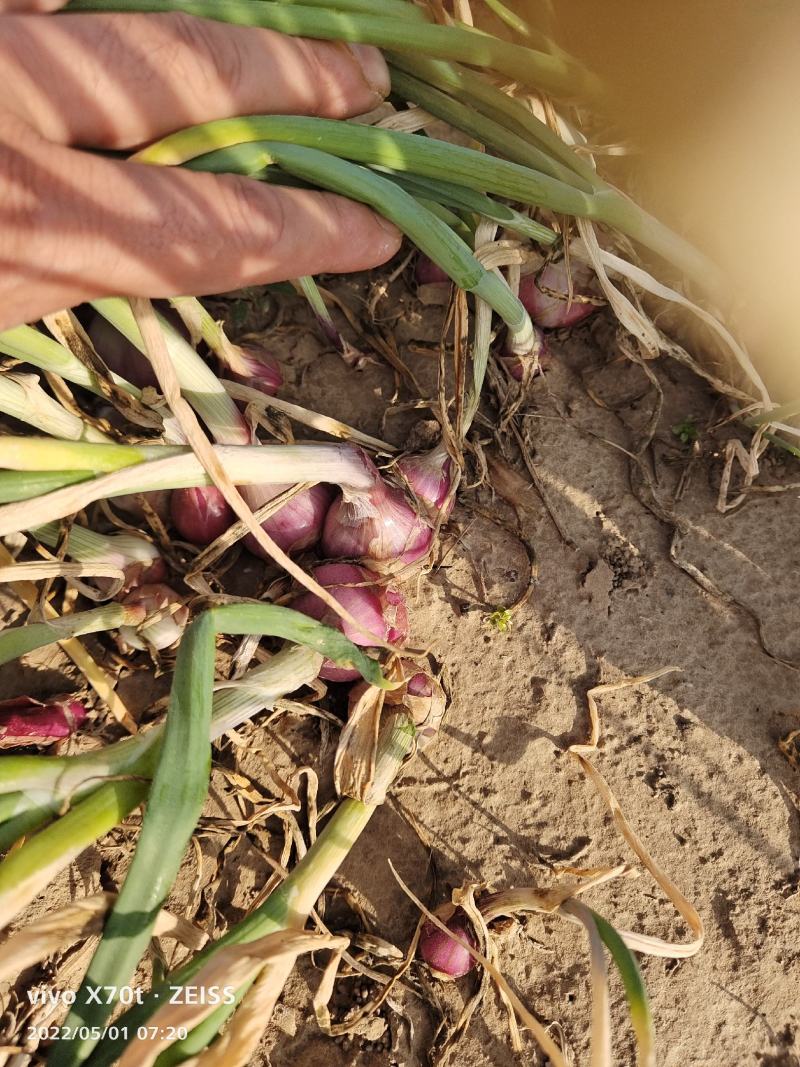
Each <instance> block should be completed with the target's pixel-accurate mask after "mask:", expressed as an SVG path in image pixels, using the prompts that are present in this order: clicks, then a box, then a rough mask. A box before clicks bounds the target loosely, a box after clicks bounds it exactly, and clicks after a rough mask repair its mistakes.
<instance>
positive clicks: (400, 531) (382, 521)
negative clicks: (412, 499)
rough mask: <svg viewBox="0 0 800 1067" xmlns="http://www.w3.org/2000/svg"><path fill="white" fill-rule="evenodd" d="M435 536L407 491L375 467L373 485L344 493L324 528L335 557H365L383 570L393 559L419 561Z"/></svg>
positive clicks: (326, 550) (330, 553) (327, 547)
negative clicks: (387, 482)
mask: <svg viewBox="0 0 800 1067" xmlns="http://www.w3.org/2000/svg"><path fill="white" fill-rule="evenodd" d="M364 459H365V462H367V463H369V464H370V466H372V463H371V461H370V460H369V459H367V457H366V456H365V457H364ZM373 469H374V468H373ZM432 540H433V531H432V530H431V528H430V526H428V524H427V523H426V522H425V521H424V520H423V519H422V518H420V516H419V515H418V514H417V513H416V511H414V509H413V508H412V507H411V505H410V504H409V502H408V501H407V500H406V498H405V496H404V494H403V493H402V492H401V491H400V490H399V489H395V488H394V487H393V486H390V485H387V484H386V482H384V481H383V479H382V478H381V477H380V475H379V474H378V472H377V470H375V482H374V484H373V486H372V488H371V489H368V490H367V491H366V492H363V493H358V494H356V493H351V494H350V496H349V497H344V496H340V497H339V498H338V499H337V500H335V501H334V502H333V504H331V506H330V509H329V510H328V514H327V515H326V516H325V526H324V528H323V530H322V551H323V552H324V553H325V555H326V556H330V557H332V558H333V559H363V561H364V562H365V563H366V564H368V565H371V566H374V567H375V568H376V569H378V570H383V569H386V568H387V567H388V565H389V564H392V563H400V564H407V563H415V562H416V561H417V560H418V559H421V558H422V557H423V556H424V555H425V554H426V553H427V551H428V549H429V548H430V545H431V541H432Z"/></svg>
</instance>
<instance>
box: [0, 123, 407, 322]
mask: <svg viewBox="0 0 800 1067" xmlns="http://www.w3.org/2000/svg"><path fill="white" fill-rule="evenodd" d="M4 158H5V159H6V166H5V171H6V173H7V175H9V177H8V178H7V184H8V185H9V193H10V195H8V196H4V195H2V194H3V173H4V164H3V160H4ZM14 187H16V188H19V187H21V188H23V189H24V190H26V192H28V193H29V194H30V196H29V197H28V199H27V200H26V203H25V205H24V207H23V208H22V209H20V207H19V204H20V197H19V196H16V198H15V196H14V195H13V194H14ZM15 199H16V203H17V210H16V211H15V210H14V203H15ZM0 231H2V232H3V234H4V241H3V245H2V251H0V319H10V318H13V320H14V321H13V322H8V321H6V322H5V323H3V322H2V321H0V329H2V328H4V327H7V326H10V325H17V324H18V323H20V322H29V321H32V320H33V319H35V318H38V317H40V316H41V315H42V314H45V313H47V312H48V311H52V310H55V309H57V308H61V307H69V306H72V305H74V304H77V303H81V302H82V301H84V300H87V299H94V298H96V297H99V296H103V295H114V294H120V293H125V294H129V295H132V296H149V297H163V296H174V295H177V294H180V293H183V294H187V295H194V296H201V295H205V294H209V293H220V292H228V291H230V290H232V289H239V288H242V287H243V286H247V285H257V284H262V283H266V282H273V281H282V280H284V279H286V278H296V277H300V276H302V275H306V274H319V273H323V272H334V273H345V272H348V271H357V270H364V269H367V268H369V267H373V266H376V265H377V264H379V263H383V262H384V261H385V260H387V259H389V258H390V257H391V256H392V255H393V254H394V253H395V252H396V251H397V249H398V247H399V245H400V234H399V232H398V231H397V230H396V229H395V227H394V226H392V225H391V224H390V223H388V222H386V221H385V220H384V219H382V218H380V217H379V216H378V215H376V214H374V213H373V212H372V211H370V210H369V209H368V208H366V207H364V206H363V205H362V204H357V203H354V202H352V201H350V200H347V199H345V198H344V197H339V196H335V195H333V194H330V193H318V192H313V191H308V190H304V189H291V188H281V187H277V186H269V185H264V184H261V183H260V182H257V181H254V180H252V179H249V178H240V177H237V176H233V175H214V174H202V173H196V172H189V171H183V170H180V169H177V168H169V169H166V168H165V169H161V168H159V167H153V166H146V165H142V164H136V163H127V162H120V161H117V160H111V159H103V158H100V157H96V156H91V155H88V154H85V153H82V152H77V151H74V150H72V149H67V148H61V147H59V146H54V145H51V144H49V143H48V142H45V141H42V140H41V139H39V138H38V136H37V135H35V134H32V133H30V131H27V130H26V136H25V137H24V138H23V143H19V142H18V143H17V144H15V145H14V146H13V147H11V146H6V149H5V154H4V151H3V146H2V143H0Z"/></svg>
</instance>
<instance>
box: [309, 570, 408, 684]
mask: <svg viewBox="0 0 800 1067" xmlns="http://www.w3.org/2000/svg"><path fill="white" fill-rule="evenodd" d="M313 574H314V578H315V580H316V581H317V582H319V584H320V585H321V586H323V587H324V588H325V589H328V590H329V591H330V592H331V593H332V595H333V596H334V597H335V598H336V599H337V600H338V601H339V603H340V604H341V605H342V607H344V608H346V609H347V610H348V611H349V612H350V614H351V615H353V616H354V617H355V618H356V619H358V620H359V622H361V623H362V624H363V626H364V630H363V631H361V630H357V629H355V628H354V627H353V626H351V625H350V623H348V622H345V621H344V620H343V619H340V618H339V616H338V615H337V614H336V613H335V612H334V611H332V610H331V609H330V608H329V607H328V605H327V604H325V603H324V602H323V601H322V600H320V598H319V597H318V596H315V595H314V594H313V593H302V594H301V595H300V596H299V597H297V599H296V600H295V601H294V602H293V603H292V605H291V606H292V607H293V608H294V609H295V611H300V612H302V613H303V615H308V616H309V617H310V618H312V619H316V620H317V621H318V622H324V623H325V624H326V625H328V626H333V627H334V628H335V629H337V630H339V631H341V632H342V633H343V634H344V635H345V637H348V638H349V639H350V640H351V641H352V642H353V644H355V645H360V646H362V647H369V646H370V645H372V644H374V638H373V637H372V634H375V635H376V636H377V637H379V638H381V639H382V640H384V641H388V642H390V643H391V644H403V642H404V641H405V640H406V639H407V637H408V611H407V609H406V602H405V597H404V596H403V595H402V594H401V593H398V592H397V591H396V590H393V589H386V587H385V586H381V585H375V584H371V585H364V584H363V583H365V582H372V583H374V582H375V581H376V575H374V574H373V573H372V572H371V571H368V570H367V569H366V568H364V567H357V566H356V565H355V564H352V563H324V564H322V566H320V567H316V568H315V570H314V572H313ZM358 583H361V584H358ZM319 676H320V678H322V679H324V680H325V681H328V682H350V681H354V680H355V679H356V678H360V677H361V675H360V673H359V672H358V671H357V670H355V669H354V668H353V667H339V666H337V665H336V664H335V663H332V662H331V661H330V660H325V662H324V663H323V665H322V669H321V670H320V672H319Z"/></svg>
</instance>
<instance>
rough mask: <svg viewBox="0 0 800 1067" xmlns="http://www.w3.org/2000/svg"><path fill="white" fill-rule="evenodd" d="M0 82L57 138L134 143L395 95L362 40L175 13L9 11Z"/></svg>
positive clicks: (0, 49) (337, 112)
mask: <svg viewBox="0 0 800 1067" xmlns="http://www.w3.org/2000/svg"><path fill="white" fill-rule="evenodd" d="M0 2H2V0H0ZM0 84H2V85H3V86H10V87H11V88H12V93H11V104H10V106H13V108H14V110H15V111H16V112H17V114H18V115H19V116H20V117H22V118H24V119H26V120H27V121H29V122H30V123H31V124H32V125H34V126H35V128H36V129H37V130H38V131H39V132H40V133H41V134H42V135H43V136H45V137H47V138H48V139H49V140H52V141H56V142H59V143H61V144H72V145H80V146H84V147H94V148H128V147H131V146H134V145H139V144H143V143H145V142H146V141H150V140H154V139H155V138H157V137H160V136H162V135H163V134H166V133H169V132H171V131H173V130H177V129H182V128H183V127H185V126H191V125H194V124H195V123H198V122H206V121H209V120H211V119H216V118H229V117H232V116H235V115H252V114H258V113H269V112H272V113H273V114H299V113H304V114H311V115H322V116H327V117H330V118H340V117H344V116H348V115H356V114H360V113H363V112H365V111H369V110H370V109H371V108H373V107H375V105H376V104H377V103H379V102H380V100H381V99H382V98H383V96H385V95H386V93H387V92H388V91H389V74H388V71H387V68H386V64H385V62H384V60H383V57H382V56H381V54H380V52H378V51H377V49H374V48H371V47H368V46H363V45H353V46H350V45H347V44H343V43H341V42H335V41H333V42H332V41H307V40H304V39H302V38H297V37H285V36H284V35H283V34H280V33H275V32H273V31H272V30H262V29H256V28H253V27H247V26H229V25H225V24H224V23H220V22H212V21H209V20H206V19H197V18H192V17H191V16H188V15H183V14H179V13H175V14H155V15H141V14H133V15H128V14H81V15H64V16H59V17H57V18H49V19H41V18H34V17H30V16H28V17H26V16H18V17H16V18H8V19H5V20H4V21H3V33H2V36H0ZM7 106H9V105H7Z"/></svg>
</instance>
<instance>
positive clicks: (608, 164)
mask: <svg viewBox="0 0 800 1067" xmlns="http://www.w3.org/2000/svg"><path fill="white" fill-rule="evenodd" d="M515 6H516V7H517V9H518V10H519V11H520V13H521V14H523V15H524V16H525V17H526V18H528V19H529V20H530V21H531V22H532V23H533V24H535V25H539V26H542V27H543V28H544V26H546V25H548V22H547V20H550V25H551V26H552V28H553V33H554V36H555V38H556V40H557V41H558V43H559V44H560V45H561V46H562V47H563V48H565V49H566V50H567V51H570V52H572V53H573V54H574V55H576V56H578V57H579V58H581V59H582V60H583V61H584V62H585V63H586V65H587V66H589V67H590V68H592V69H593V70H594V71H595V72H596V73H597V74H599V75H600V76H601V77H602V78H603V79H604V81H605V83H606V86H607V97H606V99H605V100H604V101H603V102H602V105H601V107H600V108H599V109H597V108H593V109H592V113H591V115H592V119H593V125H594V129H593V135H594V137H595V139H596V140H597V141H599V142H600V143H603V142H606V143H617V142H620V141H621V142H622V143H624V144H625V145H626V147H627V148H628V149H629V150H630V154H629V155H627V156H626V157H624V159H622V160H621V159H619V158H613V159H609V160H607V161H605V162H601V166H602V167H603V169H604V171H605V172H606V173H608V174H609V175H610V176H612V177H613V178H614V180H616V181H618V182H619V183H620V184H622V185H624V187H625V188H626V189H627V190H628V191H629V192H631V194H632V195H634V196H635V197H636V198H637V199H638V200H640V201H641V202H642V203H643V204H644V205H645V206H646V207H648V208H649V209H650V210H651V211H653V212H654V213H656V214H658V215H659V216H660V217H662V218H663V219H664V221H666V222H667V223H669V224H670V225H672V226H673V227H674V228H677V229H679V230H680V231H681V232H683V233H684V234H685V235H686V236H687V237H688V238H689V239H690V240H692V241H694V243H695V244H698V245H700V246H701V247H703V248H704V249H705V250H706V251H707V252H708V253H710V254H711V255H712V256H713V258H714V259H716V260H717V262H719V263H720V265H721V266H723V267H724V268H725V270H726V271H727V273H728V276H729V278H730V306H729V307H727V308H724V309H722V310H723V311H724V312H725V313H726V314H728V315H729V316H730V321H732V322H733V324H734V325H735V328H736V330H737V332H738V334H739V335H740V336H741V337H742V338H743V339H744V341H745V343H746V344H747V346H748V347H749V349H750V351H751V354H752V356H753V359H754V362H755V363H756V365H757V367H758V369H759V371H760V372H761V374H762V376H763V377H764V378H765V380H766V382H767V384H768V387H769V388H770V390H771V392H772V394H773V397H774V399H775V400H776V401H779V402H786V401H790V400H794V399H798V400H800V267H799V266H798V263H797V262H796V261H795V258H796V256H797V255H798V253H799V252H800V3H798V2H797V0H664V2H656V3H654V2H647V0H602V2H601V3H598V2H597V0H592V2H589V0H520V2H519V3H518V4H517V5H515Z"/></svg>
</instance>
